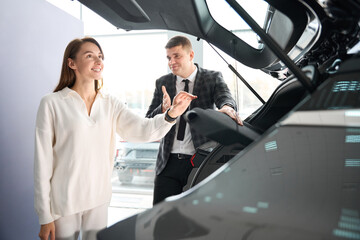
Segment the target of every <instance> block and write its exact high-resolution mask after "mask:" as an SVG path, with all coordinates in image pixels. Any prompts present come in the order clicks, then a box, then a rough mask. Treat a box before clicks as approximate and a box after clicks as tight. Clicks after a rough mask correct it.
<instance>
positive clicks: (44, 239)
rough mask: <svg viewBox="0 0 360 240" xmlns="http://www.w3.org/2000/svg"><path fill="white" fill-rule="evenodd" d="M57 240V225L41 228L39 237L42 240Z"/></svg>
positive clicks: (44, 225) (52, 224) (47, 225)
mask: <svg viewBox="0 0 360 240" xmlns="http://www.w3.org/2000/svg"><path fill="white" fill-rule="evenodd" d="M49 236H50V240H55V223H54V222H51V223H48V224H43V225H41V227H40V232H39V237H40V239H41V240H48V239H49Z"/></svg>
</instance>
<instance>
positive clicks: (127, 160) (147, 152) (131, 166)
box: [114, 142, 159, 186]
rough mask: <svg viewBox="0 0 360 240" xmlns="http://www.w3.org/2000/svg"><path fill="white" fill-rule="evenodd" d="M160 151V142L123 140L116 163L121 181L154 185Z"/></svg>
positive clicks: (123, 182)
mask: <svg viewBox="0 0 360 240" xmlns="http://www.w3.org/2000/svg"><path fill="white" fill-rule="evenodd" d="M158 151H159V142H151V143H129V142H122V143H121V144H120V146H119V148H118V150H117V154H116V157H115V165H114V168H115V170H116V172H117V175H118V179H119V181H120V183H122V184H127V185H129V184H135V185H149V186H153V185H154V177H155V164H156V158H157V154H158Z"/></svg>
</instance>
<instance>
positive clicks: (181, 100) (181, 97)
mask: <svg viewBox="0 0 360 240" xmlns="http://www.w3.org/2000/svg"><path fill="white" fill-rule="evenodd" d="M164 88H165V87H164ZM165 91H166V89H165ZM196 98H197V96H194V95H192V94H190V93H187V92H184V91H181V92H179V93H178V94H177V95H176V96H175V97H174V99H173V105H172V106H171V107H170V110H169V112H168V114H169V116H170V117H172V118H176V117H178V116H180V115H181V114H183V113H184V112H185V111H186V109H187V108H188V107H189V105H190V103H191V101H192V100H194V99H196Z"/></svg>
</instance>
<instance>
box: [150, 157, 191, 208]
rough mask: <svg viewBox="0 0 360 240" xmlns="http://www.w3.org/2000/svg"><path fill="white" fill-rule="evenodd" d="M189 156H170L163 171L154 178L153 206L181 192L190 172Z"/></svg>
mask: <svg viewBox="0 0 360 240" xmlns="http://www.w3.org/2000/svg"><path fill="white" fill-rule="evenodd" d="M190 158H191V155H184V154H170V158H169V160H168V162H167V164H166V166H165V168H164V170H163V171H162V172H161V173H160V174H159V175H157V176H155V185H154V199H153V204H154V205H155V204H156V203H159V202H161V201H163V200H164V199H165V198H167V197H169V196H174V195H177V194H180V193H182V192H183V188H184V186H185V185H186V183H187V180H188V177H189V174H190V172H191V170H192V165H191V162H190Z"/></svg>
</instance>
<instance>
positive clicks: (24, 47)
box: [0, 0, 83, 240]
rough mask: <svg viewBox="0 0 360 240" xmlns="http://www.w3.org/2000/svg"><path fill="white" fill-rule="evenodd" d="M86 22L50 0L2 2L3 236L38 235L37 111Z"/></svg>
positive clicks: (0, 168) (0, 230)
mask: <svg viewBox="0 0 360 240" xmlns="http://www.w3.org/2000/svg"><path fill="white" fill-rule="evenodd" d="M82 35H83V24H82V22H81V21H79V20H77V19H75V18H74V17H72V16H70V15H68V14H67V13H65V12H63V11H61V10H60V9H58V8H56V7H54V6H53V5H51V4H50V3H48V2H46V1H45V0H31V1H29V0H11V1H2V4H1V8H0V46H1V50H0V82H1V85H0V87H1V92H0V202H1V205H0V239H4V240H5V239H6V240H11V239H38V237H37V234H38V230H39V229H40V228H39V225H38V219H37V215H36V213H35V210H34V207H33V205H34V201H33V156H34V127H35V118H36V111H37V108H38V105H39V102H40V99H41V97H42V96H43V95H45V94H46V93H48V92H51V91H52V90H53V89H54V87H55V86H56V83H57V82H58V79H59V74H60V68H61V62H62V56H63V52H64V50H65V47H66V45H67V43H68V42H69V41H71V40H72V39H73V38H76V37H82Z"/></svg>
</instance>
